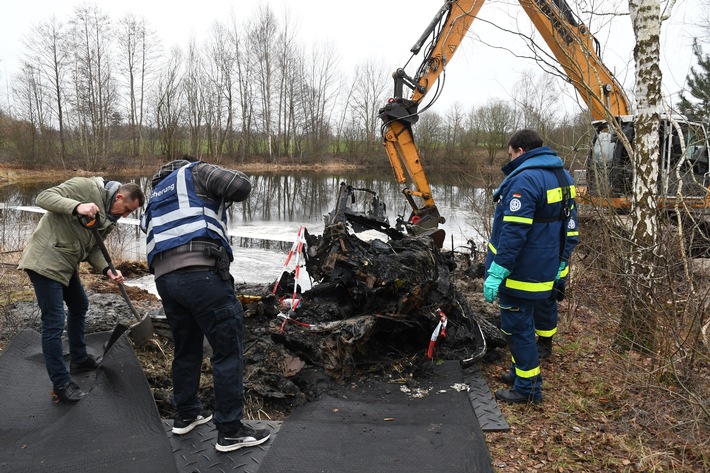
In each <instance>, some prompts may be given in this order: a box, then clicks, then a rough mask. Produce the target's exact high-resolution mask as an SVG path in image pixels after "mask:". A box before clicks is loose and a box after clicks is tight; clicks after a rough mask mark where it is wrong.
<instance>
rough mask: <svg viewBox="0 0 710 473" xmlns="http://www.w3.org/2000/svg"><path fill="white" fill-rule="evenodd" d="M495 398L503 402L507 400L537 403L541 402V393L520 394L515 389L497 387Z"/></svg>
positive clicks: (513, 402) (515, 402)
mask: <svg viewBox="0 0 710 473" xmlns="http://www.w3.org/2000/svg"><path fill="white" fill-rule="evenodd" d="M496 399H498V400H499V401H503V402H509V403H512V404H527V403H531V404H537V403H539V402H542V395H540V397H537V398H536V397H533V396H532V395H530V396H528V395H525V394H520V393H519V392H518V391H516V390H515V389H499V390H498V391H496Z"/></svg>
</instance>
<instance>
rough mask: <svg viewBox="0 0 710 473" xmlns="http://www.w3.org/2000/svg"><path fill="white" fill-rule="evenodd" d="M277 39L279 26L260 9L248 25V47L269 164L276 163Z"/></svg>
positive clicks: (265, 9) (269, 12) (269, 13)
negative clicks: (249, 41) (270, 162)
mask: <svg viewBox="0 0 710 473" xmlns="http://www.w3.org/2000/svg"><path fill="white" fill-rule="evenodd" d="M278 35H279V25H278V21H277V20H276V17H275V16H274V13H273V11H272V10H271V8H270V7H269V6H268V5H266V6H260V7H259V12H258V16H257V18H256V20H255V22H254V23H253V24H252V25H251V28H250V36H251V38H252V40H253V42H252V43H251V46H252V48H253V53H254V55H255V62H254V66H255V68H256V76H255V80H256V85H257V90H258V97H257V99H258V101H259V105H260V107H259V110H258V117H259V121H260V125H261V130H260V131H261V132H262V133H263V135H264V138H265V140H266V146H267V152H268V156H269V161H273V160H274V159H275V156H274V147H273V126H274V110H273V105H274V103H275V102H274V98H275V94H276V91H275V90H274V76H275V74H276V72H275V69H276V58H274V56H273V52H274V51H275V50H277V47H276V42H277V38H278Z"/></svg>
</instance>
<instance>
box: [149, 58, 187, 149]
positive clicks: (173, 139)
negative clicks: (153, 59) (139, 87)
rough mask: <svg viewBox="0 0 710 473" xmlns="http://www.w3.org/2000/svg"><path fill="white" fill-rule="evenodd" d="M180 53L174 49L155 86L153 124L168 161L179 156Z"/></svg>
mask: <svg viewBox="0 0 710 473" xmlns="http://www.w3.org/2000/svg"><path fill="white" fill-rule="evenodd" d="M182 76H183V73H182V51H180V49H179V48H177V47H175V48H173V49H172V50H171V53H170V58H169V59H168V62H167V64H166V65H165V66H164V67H163V70H162V74H161V75H159V76H158V80H157V84H156V102H155V106H154V107H155V113H156V118H155V123H156V125H157V127H158V130H159V134H160V135H159V136H160V137H159V141H160V147H161V153H162V154H164V155H165V156H167V158H168V159H175V158H177V157H178V156H179V154H180V147H179V142H180V140H179V138H180V136H179V135H178V133H179V130H180V122H181V120H182V118H183V103H182V100H183V98H182V95H183V93H184V92H183V91H184V88H183V87H182Z"/></svg>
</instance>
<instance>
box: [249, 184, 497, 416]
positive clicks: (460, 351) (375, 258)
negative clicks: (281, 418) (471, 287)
mask: <svg viewBox="0 0 710 473" xmlns="http://www.w3.org/2000/svg"><path fill="white" fill-rule="evenodd" d="M348 190H349V189H348ZM358 190H362V189H358ZM341 193H342V194H343V195H340V194H339V196H340V197H342V198H339V199H338V207H337V208H336V210H335V211H334V212H331V213H330V214H329V215H328V216H326V226H325V229H324V231H323V234H322V235H311V234H309V233H308V231H307V230H304V231H303V233H302V237H303V238H304V241H303V252H304V254H303V257H304V258H303V259H305V268H306V270H307V271H308V274H309V276H310V277H311V282H312V286H311V289H309V290H306V291H301V288H300V287H297V286H298V285H297V284H296V283H297V281H296V280H295V279H296V276H297V274H298V273H297V270H296V271H290V272H289V271H284V273H283V275H282V277H281V278H280V280H279V281H278V282H275V283H272V284H269V285H265V286H259V287H254V286H251V287H238V288H237V290H238V293H240V294H242V296H241V297H242V303H243V305H244V306H245V309H246V312H245V317H246V318H245V323H246V326H247V329H246V330H245V336H246V337H247V339H246V340H245V386H246V387H247V388H248V389H251V390H253V391H255V392H258V393H259V394H260V395H262V396H265V397H269V396H271V397H274V398H291V399H293V400H294V403H296V404H298V403H299V399H302V398H303V397H304V395H305V397H310V396H312V395H314V387H313V386H314V385H315V384H318V383H321V382H322V381H323V379H321V378H319V376H320V375H319V374H318V373H323V372H325V373H327V375H328V379H329V381H332V380H335V381H338V382H343V381H344V380H347V379H348V378H350V377H351V376H353V375H355V374H357V373H358V372H360V373H362V372H363V371H367V372H369V373H372V372H381V373H387V374H392V375H394V376H397V373H399V376H400V377H402V378H403V379H404V378H411V377H412V376H416V374H417V371H418V370H421V369H425V368H426V367H427V366H431V364H432V363H433V362H436V360H437V359H456V360H461V361H463V362H465V363H466V362H468V363H471V362H473V361H476V360H478V359H480V358H481V357H483V356H484V355H485V354H486V351H487V349H490V348H493V347H500V346H503V345H504V342H503V339H502V337H501V336H500V333H499V331H498V329H497V328H496V327H495V322H494V321H491V320H490V319H489V318H487V317H489V316H490V314H488V315H484V314H477V313H475V312H474V311H472V310H471V307H470V305H469V303H468V302H467V298H466V297H464V295H463V294H460V293H459V291H458V290H457V289H456V287H457V285H456V284H454V272H455V270H456V268H457V263H456V255H455V254H454V253H452V252H445V251H442V250H441V249H440V248H439V247H438V246H437V245H436V244H435V242H434V241H433V240H432V239H431V238H429V237H427V236H406V235H403V234H401V233H399V232H398V231H397V230H395V229H392V228H390V227H389V224H388V222H387V220H386V218H385V217H384V214H383V212H381V211H380V210H382V211H383V210H384V208H383V207H382V206H381V203H380V202H379V201H378V200H376V196H375V197H373V201H372V205H371V210H370V211H369V212H367V214H364V213H363V214H358V213H357V212H354V211H352V210H351V209H350V208H348V207H347V202H348V199H349V195H350V194H349V193H348V194H346V193H344V192H343V189H342V186H341ZM372 194H373V195H374V193H372ZM343 196H348V197H343ZM343 216H344V217H345V218H343ZM352 220H357V223H356V224H355V225H353V224H352ZM354 227H358V228H359V229H364V228H377V229H378V230H380V231H385V230H386V232H384V233H386V235H388V236H389V237H390V238H388V237H387V236H385V235H384V234H383V235H382V239H373V240H371V241H364V240H363V239H361V238H359V237H358V236H357V234H355V233H354V231H353V230H352V229H353V228H354ZM395 231H396V232H397V234H398V235H399V236H398V237H396V238H395V236H396V235H395V234H394V232H395ZM300 236H301V233H299V237H300ZM461 261H465V259H464V258H461ZM457 273H458V274H459V276H460V275H462V274H467V273H471V268H467V270H466V271H463V270H462V268H459V270H458V271H457ZM294 288H295V289H296V290H295V301H294ZM245 294H249V296H246V295H245ZM442 316H445V317H442ZM444 320H445V322H446V323H445V324H440V322H443V321H444ZM437 327H438V328H437ZM442 328H443V330H442ZM267 335H268V336H267ZM430 346H431V351H430V352H429V353H428V351H429V350H428V349H429V348H430ZM427 355H430V356H427ZM394 372H397V373H394Z"/></svg>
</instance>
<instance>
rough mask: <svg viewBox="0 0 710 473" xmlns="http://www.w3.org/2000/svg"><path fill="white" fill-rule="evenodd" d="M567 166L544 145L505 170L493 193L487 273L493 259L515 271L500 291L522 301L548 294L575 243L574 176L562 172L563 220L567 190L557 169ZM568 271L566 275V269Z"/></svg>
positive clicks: (512, 271)
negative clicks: (566, 206) (561, 262)
mask: <svg viewBox="0 0 710 473" xmlns="http://www.w3.org/2000/svg"><path fill="white" fill-rule="evenodd" d="M563 166H564V163H563V162H562V160H561V159H560V158H559V157H558V156H557V153H555V152H554V151H553V150H552V149H550V148H549V147H548V146H543V147H540V148H535V149H532V150H530V151H528V152H526V153H524V154H522V155H520V156H518V157H517V158H516V159H514V160H513V161H511V162H509V163H508V164H506V165H505V166H504V167H503V168H502V171H503V173H504V174H505V175H506V178H505V179H504V180H503V182H502V183H501V184H500V186H499V187H498V189H496V191H495V192H494V194H493V199H494V201H495V202H496V209H495V215H494V217H493V230H492V234H491V239H490V242H489V244H488V253H487V255H486V276H487V275H488V268H490V266H491V263H492V262H493V261H495V262H496V264H498V265H500V266H502V267H504V268H506V269H507V270H509V271H510V272H511V273H510V275H508V277H507V278H506V279H505V280H504V281H503V283H502V284H501V286H500V291H501V292H504V293H507V294H510V295H512V296H514V297H520V298H523V299H543V298H547V297H549V296H550V294H551V291H552V288H553V285H554V283H555V277H556V276H557V272H558V270H559V267H560V261H561V260H564V259H568V258H569V256H570V254H571V252H572V249H573V248H574V246H575V245H576V244H577V241H578V237H579V232H578V229H577V218H576V206H575V204H574V196H575V194H576V191H575V188H574V183H573V180H572V176H571V175H570V174H569V173H568V172H567V171H564V170H563V172H564V176H565V177H566V178H567V180H568V184H569V196H570V199H569V201H568V202H567V204H568V206H569V208H570V216H569V217H568V218H564V217H563V192H562V188H561V187H560V184H559V181H558V179H557V177H556V176H555V172H554V171H553V169H554V168H562V169H564V168H563ZM563 228H564V235H563V234H562V231H563ZM563 238H564V248H563V249H562V250H560V245H561V243H562V241H563ZM564 273H565V274H563V275H562V277H564V276H565V275H566V273H567V270H565V271H564Z"/></svg>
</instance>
